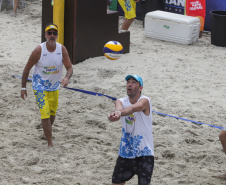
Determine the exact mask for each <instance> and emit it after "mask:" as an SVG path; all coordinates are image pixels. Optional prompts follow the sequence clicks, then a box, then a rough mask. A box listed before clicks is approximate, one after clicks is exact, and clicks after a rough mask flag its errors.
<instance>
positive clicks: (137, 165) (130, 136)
mask: <svg viewBox="0 0 226 185" xmlns="http://www.w3.org/2000/svg"><path fill="white" fill-rule="evenodd" d="M125 79H126V81H127V86H126V89H127V95H128V96H127V97H124V98H120V99H118V100H116V102H115V110H114V111H113V112H111V113H110V114H109V115H108V119H109V120H110V121H112V122H114V121H118V120H120V119H121V124H122V137H121V143H120V147H119V156H118V159H117V162H116V165H115V169H114V172H113V176H112V183H113V184H121V185H124V184H125V182H126V181H129V180H130V179H131V178H132V177H133V176H134V175H135V174H136V175H138V184H139V185H149V184H150V182H151V176H152V172H153V168H154V144H153V134H152V107H151V102H150V99H149V98H148V97H146V96H143V95H141V91H142V89H143V80H142V78H141V77H140V76H138V75H128V76H126V78H125Z"/></svg>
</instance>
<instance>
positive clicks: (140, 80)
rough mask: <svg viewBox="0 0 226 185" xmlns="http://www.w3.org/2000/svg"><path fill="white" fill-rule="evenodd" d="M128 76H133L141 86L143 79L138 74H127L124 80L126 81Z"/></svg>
mask: <svg viewBox="0 0 226 185" xmlns="http://www.w3.org/2000/svg"><path fill="white" fill-rule="evenodd" d="M130 78H134V79H135V80H136V81H138V82H140V85H141V86H143V80H142V78H141V77H140V76H138V75H128V76H126V78H125V79H126V81H128V80H129V79H130Z"/></svg>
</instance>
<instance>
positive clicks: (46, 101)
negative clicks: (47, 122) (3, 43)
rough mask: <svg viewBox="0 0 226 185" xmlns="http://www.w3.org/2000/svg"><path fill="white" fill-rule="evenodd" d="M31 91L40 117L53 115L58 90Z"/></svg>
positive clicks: (55, 108)
mask: <svg viewBox="0 0 226 185" xmlns="http://www.w3.org/2000/svg"><path fill="white" fill-rule="evenodd" d="M33 91H34V94H35V98H36V102H37V104H38V107H39V110H40V113H41V119H47V118H50V115H52V116H55V115H56V111H57V107H58V97H59V90H57V91H36V90H33Z"/></svg>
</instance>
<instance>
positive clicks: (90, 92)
mask: <svg viewBox="0 0 226 185" xmlns="http://www.w3.org/2000/svg"><path fill="white" fill-rule="evenodd" d="M12 76H13V77H17V78H21V79H22V77H20V76H16V75H12ZM27 80H28V81H32V79H27ZM61 87H62V86H61ZM63 88H65V89H70V90H73V91H79V92H82V93H85V94H90V95H93V96H105V97H107V98H110V99H112V100H113V101H116V100H117V98H114V97H111V96H108V95H105V94H101V93H96V92H92V91H86V90H82V89H75V88H70V87H63ZM152 112H153V113H156V114H159V115H162V116H168V117H171V118H175V119H180V120H183V121H189V122H192V123H196V124H199V125H208V126H210V127H214V128H218V129H224V127H220V126H215V125H210V124H207V123H202V122H198V121H193V120H189V119H185V118H180V117H177V116H172V115H169V114H164V113H161V112H156V111H152Z"/></svg>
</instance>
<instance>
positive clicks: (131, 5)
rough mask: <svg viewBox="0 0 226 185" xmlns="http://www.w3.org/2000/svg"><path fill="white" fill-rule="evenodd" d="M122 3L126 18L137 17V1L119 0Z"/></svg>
mask: <svg viewBox="0 0 226 185" xmlns="http://www.w3.org/2000/svg"><path fill="white" fill-rule="evenodd" d="M118 2H119V4H120V5H121V7H122V9H123V11H124V13H125V18H126V19H133V18H135V17H136V1H134V0H118Z"/></svg>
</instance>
